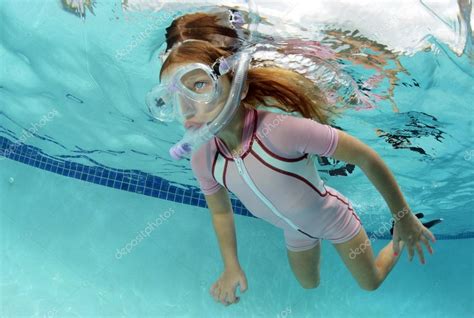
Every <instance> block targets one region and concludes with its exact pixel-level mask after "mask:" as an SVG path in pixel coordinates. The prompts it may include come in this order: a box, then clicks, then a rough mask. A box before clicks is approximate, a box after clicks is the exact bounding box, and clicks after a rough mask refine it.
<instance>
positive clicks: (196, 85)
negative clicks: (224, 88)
mask: <svg viewBox="0 0 474 318" xmlns="http://www.w3.org/2000/svg"><path fill="white" fill-rule="evenodd" d="M206 84H207V83H206V82H204V81H198V82H196V83H194V89H195V90H201V89H203V88H205V87H206Z"/></svg>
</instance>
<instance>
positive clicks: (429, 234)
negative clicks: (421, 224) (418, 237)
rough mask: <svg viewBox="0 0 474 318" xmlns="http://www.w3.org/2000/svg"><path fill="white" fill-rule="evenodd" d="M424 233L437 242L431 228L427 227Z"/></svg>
mask: <svg viewBox="0 0 474 318" xmlns="http://www.w3.org/2000/svg"><path fill="white" fill-rule="evenodd" d="M423 235H425V236H427V237H428V238H429V239H431V241H432V242H433V243H434V242H436V238H435V236H434V234H433V233H431V231H430V230H428V229H425V230H424V231H423Z"/></svg>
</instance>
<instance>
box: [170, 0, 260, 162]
mask: <svg viewBox="0 0 474 318" xmlns="http://www.w3.org/2000/svg"><path fill="white" fill-rule="evenodd" d="M246 2H247V4H248V7H249V17H250V22H249V31H250V35H249V39H248V42H249V43H252V42H251V41H252V38H253V32H254V31H255V30H256V28H257V26H258V22H259V16H258V10H257V7H256V4H255V2H254V1H253V0H247V1H246ZM254 50H255V49H254V48H253V47H252V46H251V47H246V48H243V49H242V51H241V52H238V53H236V57H238V59H239V60H238V62H237V65H236V66H235V68H234V78H233V80H232V86H231V88H230V92H229V97H228V98H227V101H226V103H225V105H224V107H223V109H222V111H221V112H220V113H219V115H217V117H216V118H215V119H214V120H213V121H212V122H210V123H208V124H206V125H203V126H201V127H199V128H197V129H188V130H186V132H185V134H184V136H183V138H182V139H181V140H180V141H179V142H178V143H176V144H175V145H174V146H173V147H171V149H170V151H169V153H170V156H171V157H172V158H173V159H174V160H180V159H182V158H184V157H188V156H190V155H191V154H192V152H193V151H195V150H197V149H198V148H199V147H200V146H201V145H202V144H204V143H205V142H207V141H209V140H211V139H212V138H213V137H214V136H215V135H216V134H217V133H218V132H219V131H221V130H222V129H223V128H224V127H225V126H226V125H227V124H228V123H229V122H230V121H231V120H232V118H233V117H234V115H235V113H236V112H237V109H238V107H239V105H240V102H241V96H242V89H243V87H244V83H245V80H246V79H247V71H248V69H249V65H250V61H251V59H252V53H253V51H254ZM223 67H226V66H225V65H224V66H223Z"/></svg>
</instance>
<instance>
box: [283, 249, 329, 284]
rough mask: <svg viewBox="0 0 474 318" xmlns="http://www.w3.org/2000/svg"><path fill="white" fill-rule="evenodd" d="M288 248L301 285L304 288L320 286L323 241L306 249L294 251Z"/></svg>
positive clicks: (292, 266) (292, 267)
mask: <svg viewBox="0 0 474 318" xmlns="http://www.w3.org/2000/svg"><path fill="white" fill-rule="evenodd" d="M286 250H287V254H288V261H289V263H290V266H291V270H292V271H293V274H294V275H295V277H296V279H297V280H298V282H299V283H300V285H301V286H302V287H303V288H316V287H318V285H319V264H320V256H321V241H320V242H319V243H318V244H317V245H316V246H314V247H312V248H311V249H309V250H306V251H301V252H294V251H291V250H289V249H288V248H287V249H286Z"/></svg>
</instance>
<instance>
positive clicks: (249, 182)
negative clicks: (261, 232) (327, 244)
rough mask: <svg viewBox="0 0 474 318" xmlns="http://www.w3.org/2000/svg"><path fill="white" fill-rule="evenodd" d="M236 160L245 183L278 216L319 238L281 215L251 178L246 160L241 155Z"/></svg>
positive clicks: (292, 225)
mask: <svg viewBox="0 0 474 318" xmlns="http://www.w3.org/2000/svg"><path fill="white" fill-rule="evenodd" d="M234 162H235V164H236V165H237V170H238V171H239V174H240V175H241V176H242V178H243V179H244V181H245V183H247V185H248V186H249V187H250V188H251V189H252V191H253V192H254V193H255V194H256V195H257V197H258V198H259V199H260V200H262V201H263V203H265V205H266V206H267V207H268V208H269V209H270V210H271V211H272V212H273V213H274V214H275V215H277V216H278V217H280V218H281V219H283V220H284V221H285V222H286V223H288V224H289V225H290V226H291V227H292V228H294V229H295V230H297V231H298V232H301V233H303V234H305V235H306V236H309V237H310V238H313V239H318V238H317V237H314V236H311V235H309V234H308V233H306V232H304V231H302V230H300V229H299V228H298V227H297V226H296V225H295V224H294V223H293V222H291V220H289V219H288V218H286V217H285V216H283V215H281V213H280V212H279V211H278V210H277V208H276V207H275V206H274V205H273V204H272V203H271V202H270V200H268V199H267V198H266V197H265V196H264V195H263V193H261V192H260V190H259V189H258V188H257V186H256V185H255V183H254V182H253V180H252V179H251V178H250V176H249V174H248V172H247V169H246V168H245V164H244V161H243V160H242V158H240V157H234Z"/></svg>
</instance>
